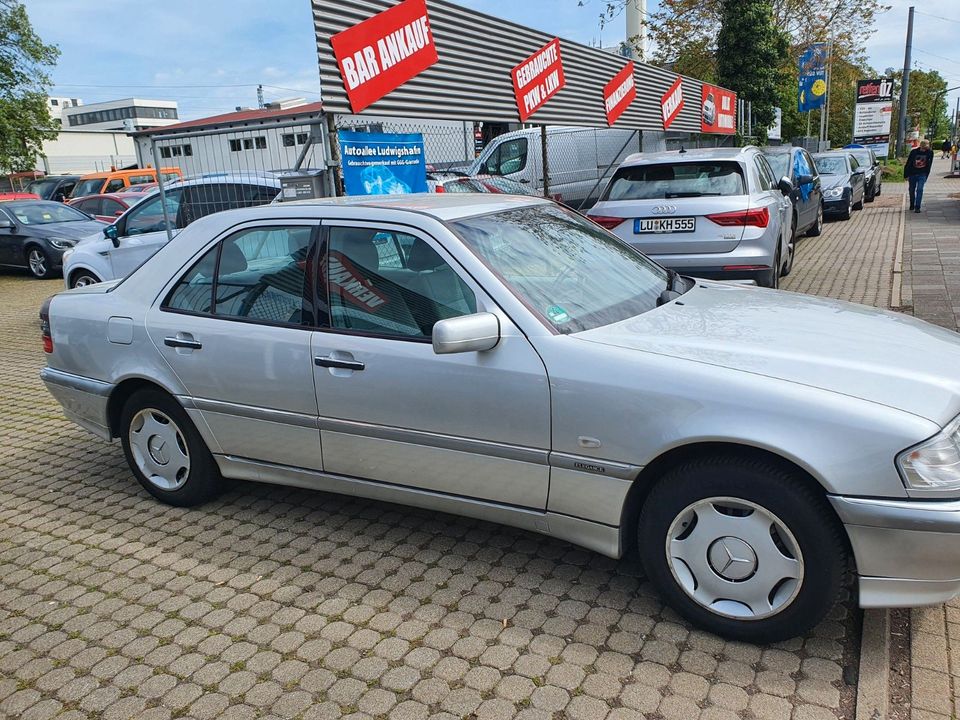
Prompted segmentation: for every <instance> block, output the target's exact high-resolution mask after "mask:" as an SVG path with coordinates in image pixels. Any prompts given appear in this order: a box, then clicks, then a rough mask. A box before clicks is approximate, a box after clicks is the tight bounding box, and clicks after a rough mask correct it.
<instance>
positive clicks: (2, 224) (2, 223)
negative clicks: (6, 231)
mask: <svg viewBox="0 0 960 720" xmlns="http://www.w3.org/2000/svg"><path fill="white" fill-rule="evenodd" d="M12 227H13V222H12V221H11V220H8V219H7V218H5V217H0V228H12Z"/></svg>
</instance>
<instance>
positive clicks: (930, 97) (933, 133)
mask: <svg viewBox="0 0 960 720" xmlns="http://www.w3.org/2000/svg"><path fill="white" fill-rule="evenodd" d="M902 83H903V71H902V70H900V71H898V72H896V73H894V75H893V123H894V127H893V129H892V131H893V133H894V134H896V122H897V118H899V117H900V87H901V85H902ZM946 90H947V81H946V80H944V79H943V77H942V76H941V75H940V73H939V72H937V71H936V70H917V69H913V70H911V71H910V88H909V90H908V91H907V133H908V134H909V132H910V131H911V130H912V129H913V128H920V136H921V137H925V136H926V137H929V139H930V140H932V141H937V140H940V141H942V140H943V138H945V137H947V136H948V135H950V134H951V130H952V129H953V124H952V122H951V118H950V115H949V109H948V108H947V97H946Z"/></svg>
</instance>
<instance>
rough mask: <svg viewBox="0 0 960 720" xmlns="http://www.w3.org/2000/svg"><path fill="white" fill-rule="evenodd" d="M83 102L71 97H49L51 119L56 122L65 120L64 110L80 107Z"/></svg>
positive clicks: (48, 105) (48, 104)
mask: <svg viewBox="0 0 960 720" xmlns="http://www.w3.org/2000/svg"><path fill="white" fill-rule="evenodd" d="M81 105H83V100H81V99H80V98H69V97H53V96H49V97H47V110H49V111H50V117H51V118H52V119H54V120H61V121H62V120H63V109H64V108H70V107H80V106H81Z"/></svg>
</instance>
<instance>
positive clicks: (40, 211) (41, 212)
mask: <svg viewBox="0 0 960 720" xmlns="http://www.w3.org/2000/svg"><path fill="white" fill-rule="evenodd" d="M6 209H7V210H9V211H10V212H11V213H12V214H13V215H14V217H16V218H17V222H19V223H20V224H21V225H50V224H51V223H61V222H81V221H83V222H86V221H89V220H90V218H89V217H87V216H86V215H84V214H83V213H82V212H80V211H79V210H74V209H73V208H72V207H70V206H69V205H64V204H63V203H57V202H39V201H38V202H32V203H10V204H8V205H7V207H6Z"/></svg>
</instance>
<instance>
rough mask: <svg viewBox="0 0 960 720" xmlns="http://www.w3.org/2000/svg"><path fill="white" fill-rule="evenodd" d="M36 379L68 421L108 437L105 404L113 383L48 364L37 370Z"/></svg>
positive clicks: (105, 437)
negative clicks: (41, 381)
mask: <svg viewBox="0 0 960 720" xmlns="http://www.w3.org/2000/svg"><path fill="white" fill-rule="evenodd" d="M40 379H41V380H43V382H44V384H45V385H46V386H47V390H49V391H50V394H51V395H53V397H54V398H56V400H57V402H59V403H60V404H61V405H62V406H63V414H64V415H66V416H67V419H68V420H72V421H73V422H75V423H76V424H77V425H79V426H80V427H82V428H84V429H85V430H89V431H90V432H92V433H93V434H94V435H96V436H97V437H101V438H103V439H104V440H110V439H111V433H110V419H109V416H108V413H107V403H108V401H109V399H110V393H111V392H112V391H113V385H111V384H110V383H106V382H103V381H102V380H94V379H92V378H88V377H83V376H82V375H74V374H73V373H68V372H64V371H63V370H55V369H54V368H49V367H47V368H44V369H43V370H41V371H40Z"/></svg>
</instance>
